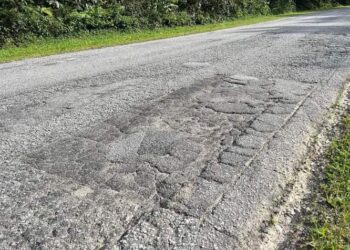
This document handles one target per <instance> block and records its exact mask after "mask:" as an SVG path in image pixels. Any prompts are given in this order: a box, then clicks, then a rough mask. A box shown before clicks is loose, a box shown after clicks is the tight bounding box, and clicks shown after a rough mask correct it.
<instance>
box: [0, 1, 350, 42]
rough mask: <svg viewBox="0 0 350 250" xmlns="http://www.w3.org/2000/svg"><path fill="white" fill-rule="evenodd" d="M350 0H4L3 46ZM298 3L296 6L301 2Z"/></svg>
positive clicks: (0, 6) (0, 8)
mask: <svg viewBox="0 0 350 250" xmlns="http://www.w3.org/2000/svg"><path fill="white" fill-rule="evenodd" d="M349 1H350V0H339V1H336V0H295V1H294V0H1V1H0V47H2V46H3V45H4V44H5V43H14V44H19V43H21V42H22V41H24V40H25V39H26V38H27V37H28V36H31V35H32V36H36V37H52V36H58V35H64V34H71V33H76V32H79V31H93V30H103V29H117V30H130V29H141V28H155V27H163V26H183V25H192V24H205V23H212V22H217V21H223V20H230V19H231V20H232V19H234V18H237V17H242V16H249V15H268V14H269V13H271V12H272V13H283V12H288V11H291V10H294V9H295V7H297V8H299V9H315V8H322V7H326V6H328V5H335V4H337V3H341V4H346V3H349ZM295 4H296V5H295Z"/></svg>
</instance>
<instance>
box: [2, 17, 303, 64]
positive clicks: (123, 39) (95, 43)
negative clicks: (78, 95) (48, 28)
mask: <svg viewBox="0 0 350 250" xmlns="http://www.w3.org/2000/svg"><path fill="white" fill-rule="evenodd" d="M305 13H308V12H295V13H287V14H282V15H270V16H257V17H245V18H240V19H236V20H233V21H226V22H221V23H213V24H206V25H194V26H181V27H173V28H160V29H155V30H142V31H134V32H118V31H110V30H109V31H99V32H94V33H81V34H79V35H75V36H67V37H59V38H48V39H36V40H35V41H33V42H30V43H28V44H26V45H23V46H20V47H15V46H13V47H5V48H2V49H0V63H3V62H9V61H14V60H20V59H24V58H32V57H41V56H48V55H53V54H59V53H66V52H73V51H80V50H87V49H93V48H102V47H108V46H115V45H124V44H130V43H135V42H144V41H150V40H157V39H163V38H170V37H176V36H183V35H189V34H195V33H201V32H207V31H215V30H220V29H227V28H233V27H238V26H243V25H249V24H255V23H261V22H267V21H272V20H277V19H280V18H283V17H290V16H296V15H301V14H305Z"/></svg>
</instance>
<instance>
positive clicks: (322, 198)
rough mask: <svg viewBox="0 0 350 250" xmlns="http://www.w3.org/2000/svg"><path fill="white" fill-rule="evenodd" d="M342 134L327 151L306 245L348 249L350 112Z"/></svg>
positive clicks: (349, 227)
mask: <svg viewBox="0 0 350 250" xmlns="http://www.w3.org/2000/svg"><path fill="white" fill-rule="evenodd" d="M342 126H343V130H342V131H343V133H342V135H341V136H340V138H338V139H335V140H334V141H333V143H332V145H331V147H330V149H329V151H328V154H327V158H328V164H327V166H326V168H325V170H324V171H325V172H324V182H323V183H322V184H321V185H320V187H319V189H318V191H319V195H317V196H318V197H317V202H316V204H315V205H314V207H313V209H312V216H311V218H310V222H311V227H310V229H309V242H308V245H309V246H311V247H313V248H314V249H350V115H349V116H348V117H347V118H346V119H345V120H344V122H343V125H342Z"/></svg>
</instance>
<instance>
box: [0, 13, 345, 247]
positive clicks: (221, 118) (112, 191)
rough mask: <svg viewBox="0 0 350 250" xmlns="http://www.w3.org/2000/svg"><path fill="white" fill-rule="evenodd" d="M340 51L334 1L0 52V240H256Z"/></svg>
mask: <svg viewBox="0 0 350 250" xmlns="http://www.w3.org/2000/svg"><path fill="white" fill-rule="evenodd" d="M349 50H350V9H349V8H345V9H337V10H331V11H325V12H319V13H314V14H310V15H305V16H299V17H293V18H286V19H283V20H279V21H273V22H267V23H263V24H258V25H251V26H245V27H241V28H235V29H228V30H222V31H216V32H211V33H204V34H198V35H191V36H186V37H179V38H172V39H166V40H159V41H153V42H147V43H141V44H133V45H127V46H119V47H111V48H104V49H98V50H91V51H84V52H78V53H70V54H63V55H57V56H50V57H45V58H39V59H30V60H24V61H19V62H13V63H7V64H0V138H1V140H0V164H1V165H0V167H1V171H0V197H1V198H0V248H1V249H233V248H239V249H258V248H259V246H260V243H261V240H262V231H263V230H262V228H263V227H264V225H265V224H266V221H268V219H269V218H270V216H271V213H273V211H275V210H276V209H278V206H279V204H280V202H281V199H282V197H283V196H284V195H285V193H286V190H287V186H288V185H290V184H291V183H293V181H294V178H295V176H296V173H297V172H298V171H299V168H298V166H299V163H300V161H302V159H303V157H304V156H305V154H306V153H307V145H308V142H309V141H310V137H311V136H312V134H313V133H315V131H317V128H318V127H320V126H321V125H322V123H323V122H324V121H325V119H326V118H325V117H326V116H325V114H326V112H327V110H328V108H329V107H330V106H331V105H332V104H333V103H334V102H335V101H336V98H337V96H338V94H339V93H341V92H342V91H343V83H344V81H345V79H346V76H347V73H348V71H349V68H350V54H349Z"/></svg>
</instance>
